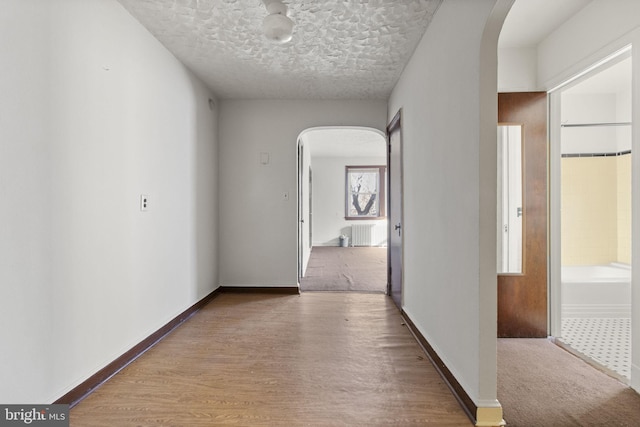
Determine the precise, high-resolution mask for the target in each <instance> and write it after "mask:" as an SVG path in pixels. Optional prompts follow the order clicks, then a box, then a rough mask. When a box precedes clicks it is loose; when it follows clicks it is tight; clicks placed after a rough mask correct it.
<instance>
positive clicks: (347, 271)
mask: <svg viewBox="0 0 640 427" xmlns="http://www.w3.org/2000/svg"><path fill="white" fill-rule="evenodd" d="M300 290H301V291H303V292H304V291H332V292H380V293H384V292H386V291H387V248H378V247H356V248H342V247H335V246H314V247H313V249H312V250H311V257H310V258H309V264H308V266H307V271H306V274H305V277H303V278H302V279H300Z"/></svg>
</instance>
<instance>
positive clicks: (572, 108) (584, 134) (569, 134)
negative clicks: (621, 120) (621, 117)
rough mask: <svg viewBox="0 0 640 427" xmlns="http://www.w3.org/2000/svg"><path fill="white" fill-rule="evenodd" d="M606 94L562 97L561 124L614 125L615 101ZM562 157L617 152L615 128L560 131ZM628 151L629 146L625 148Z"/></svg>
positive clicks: (565, 129)
mask: <svg viewBox="0 0 640 427" xmlns="http://www.w3.org/2000/svg"><path fill="white" fill-rule="evenodd" d="M616 98H617V97H616V95H615V94H613V93H609V94H604V93H602V94H593V93H591V94H571V93H563V94H562V113H561V118H560V120H561V122H562V123H603V122H604V123H606V122H611V123H614V122H616V121H617V118H616V116H617V108H616V104H617V99H616ZM561 132H562V148H561V150H562V154H575V153H616V152H618V151H619V150H618V145H619V143H618V128H617V127H610V126H609V127H607V126H599V127H566V128H562V130H561ZM627 149H629V147H627Z"/></svg>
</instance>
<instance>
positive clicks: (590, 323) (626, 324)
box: [562, 317, 631, 379]
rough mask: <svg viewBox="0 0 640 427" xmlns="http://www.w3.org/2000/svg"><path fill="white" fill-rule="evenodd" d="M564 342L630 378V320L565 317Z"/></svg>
mask: <svg viewBox="0 0 640 427" xmlns="http://www.w3.org/2000/svg"><path fill="white" fill-rule="evenodd" d="M562 341H563V342H564V343H565V344H568V345H569V346H571V347H572V348H573V349H574V350H576V351H578V352H580V353H582V354H584V355H585V356H587V357H590V358H591V359H593V360H595V361H596V362H597V363H599V364H601V365H603V366H604V367H606V368H608V369H610V370H612V371H614V372H616V373H617V374H619V375H621V376H623V377H625V378H627V379H629V378H630V375H631V319H630V318H612V317H600V318H576V317H568V318H564V319H562Z"/></svg>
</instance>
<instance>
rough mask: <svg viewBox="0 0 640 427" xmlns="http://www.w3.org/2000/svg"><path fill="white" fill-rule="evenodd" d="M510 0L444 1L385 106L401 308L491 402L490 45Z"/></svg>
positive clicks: (493, 111) (480, 400)
mask: <svg viewBox="0 0 640 427" xmlns="http://www.w3.org/2000/svg"><path fill="white" fill-rule="evenodd" d="M494 3H495V6H496V8H495V9H494ZM509 6H510V2H508V1H507V2H494V1H492V0H482V1H474V2H468V1H460V0H445V1H444V2H443V3H442V5H441V6H440V8H439V9H438V12H437V14H436V15H435V18H434V20H433V22H432V23H431V24H430V26H429V27H428V29H427V32H426V34H425V36H424V37H423V39H422V41H421V42H420V44H419V45H418V48H417V49H416V51H415V53H414V55H413V57H412V59H411V61H410V62H409V64H408V65H407V67H406V68H405V70H404V72H403V74H402V77H401V79H400V81H399V82H398V84H397V85H396V87H395V89H394V91H393V93H392V96H391V98H390V101H389V111H388V114H389V116H388V117H389V118H391V117H392V116H393V115H394V114H395V113H396V111H397V110H398V109H399V108H402V109H403V124H402V126H403V127H402V132H403V147H404V151H403V159H404V162H403V164H404V224H403V229H404V230H405V233H404V254H405V255H404V291H403V292H404V302H405V305H404V310H405V311H406V312H407V313H408V315H409V316H410V317H411V318H412V319H413V320H414V322H415V324H416V326H417V327H418V328H419V329H420V331H421V332H422V334H423V335H424V336H425V337H426V338H427V340H428V341H429V342H430V343H431V345H432V346H433V348H434V350H435V351H436V352H437V353H438V354H439V355H440V357H441V358H442V359H443V361H444V362H445V364H446V365H447V367H448V368H449V369H450V370H451V371H452V373H453V374H454V375H455V377H456V378H457V380H458V381H459V382H460V384H461V385H462V386H463V387H464V389H465V390H466V391H467V393H468V394H469V396H470V397H471V398H472V399H473V400H474V402H475V403H476V404H477V405H478V406H479V407H492V408H499V404H498V402H497V400H496V367H495V365H496V352H495V345H496V334H497V330H496V312H497V306H496V302H495V301H496V268H495V265H496V258H495V254H496V246H495V244H496V243H495V223H496V222H495V221H496V216H495V215H496V212H495V206H496V194H495V193H496V191H495V188H496V156H495V152H496V151H495V150H496V146H495V144H496V126H495V123H496V121H497V98H496V92H497V82H496V75H497V53H496V50H497V49H496V46H497V36H498V31H499V28H500V27H501V25H502V21H503V19H504V16H505V15H506V11H507V10H508V7H509ZM490 16H491V19H490V21H489V23H488V22H487V20H488V19H489V18H490ZM485 26H487V27H488V30H487V31H485ZM461 260H464V262H462V263H461ZM498 412H500V411H499V410H498Z"/></svg>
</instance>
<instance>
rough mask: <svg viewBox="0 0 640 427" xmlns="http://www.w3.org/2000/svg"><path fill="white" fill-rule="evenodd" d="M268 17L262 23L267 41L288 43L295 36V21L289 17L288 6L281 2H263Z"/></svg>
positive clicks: (272, 0) (266, 0)
mask: <svg viewBox="0 0 640 427" xmlns="http://www.w3.org/2000/svg"><path fill="white" fill-rule="evenodd" d="M263 2H264V5H265V7H266V8H267V12H269V15H267V16H266V17H265V18H264V21H262V31H263V32H264V36H265V37H266V38H267V40H270V41H272V42H274V43H280V44H282V43H287V42H288V41H290V40H291V37H292V35H293V21H292V20H291V19H289V18H288V17H287V6H286V5H285V4H283V3H282V2H281V1H280V0H263Z"/></svg>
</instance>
